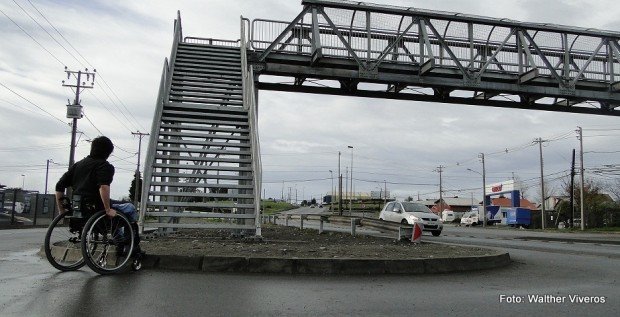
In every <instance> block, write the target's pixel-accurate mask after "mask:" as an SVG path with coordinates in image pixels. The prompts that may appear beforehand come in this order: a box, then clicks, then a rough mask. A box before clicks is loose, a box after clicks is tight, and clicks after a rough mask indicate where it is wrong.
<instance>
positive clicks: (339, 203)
mask: <svg viewBox="0 0 620 317" xmlns="http://www.w3.org/2000/svg"><path fill="white" fill-rule="evenodd" d="M338 153H339V154H340V152H338ZM338 171H340V166H338ZM338 191H339V192H340V195H338V214H339V215H340V216H342V174H340V175H339V176H338Z"/></svg>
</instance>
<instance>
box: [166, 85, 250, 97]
mask: <svg viewBox="0 0 620 317" xmlns="http://www.w3.org/2000/svg"><path fill="white" fill-rule="evenodd" d="M188 83H189V82H188ZM170 90H171V92H176V93H179V92H180V93H183V92H194V93H209V94H213V95H214V96H218V97H220V98H224V97H226V96H239V100H243V90H242V89H241V87H235V86H231V87H230V88H228V89H224V88H217V87H200V86H196V85H186V84H178V83H173V84H172V86H171V88H170Z"/></svg>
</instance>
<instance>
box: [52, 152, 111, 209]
mask: <svg viewBox="0 0 620 317" xmlns="http://www.w3.org/2000/svg"><path fill="white" fill-rule="evenodd" d="M113 178H114V166H112V164H110V163H108V161H106V160H104V159H96V158H93V157H92V156H90V155H89V156H87V157H85V158H84V159H82V160H81V161H79V162H76V163H75V164H73V166H71V167H70V168H69V170H68V171H67V172H66V173H65V174H64V175H62V177H61V178H60V180H59V181H58V183H56V191H57V192H64V190H65V189H66V188H67V187H72V188H73V194H74V195H81V196H82V201H83V202H87V203H90V204H94V205H95V206H96V208H97V209H98V210H101V209H103V202H102V201H101V197H100V196H99V187H100V186H101V185H108V186H109V185H110V184H112V179H113Z"/></svg>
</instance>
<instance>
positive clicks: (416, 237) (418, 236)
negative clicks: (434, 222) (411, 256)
mask: <svg viewBox="0 0 620 317" xmlns="http://www.w3.org/2000/svg"><path fill="white" fill-rule="evenodd" d="M423 226H424V225H423V224H421V223H418V222H416V223H414V224H413V234H412V235H411V242H413V243H420V242H422V229H423Z"/></svg>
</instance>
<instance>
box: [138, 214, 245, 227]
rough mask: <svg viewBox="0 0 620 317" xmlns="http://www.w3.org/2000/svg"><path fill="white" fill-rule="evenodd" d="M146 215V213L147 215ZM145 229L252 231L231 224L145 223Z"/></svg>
mask: <svg viewBox="0 0 620 317" xmlns="http://www.w3.org/2000/svg"><path fill="white" fill-rule="evenodd" d="M147 215H148V213H147ZM144 227H145V228H182V229H218V230H219V229H226V230H254V229H256V227H255V226H254V225H253V224H251V225H237V224H232V223H161V222H145V223H144Z"/></svg>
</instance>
